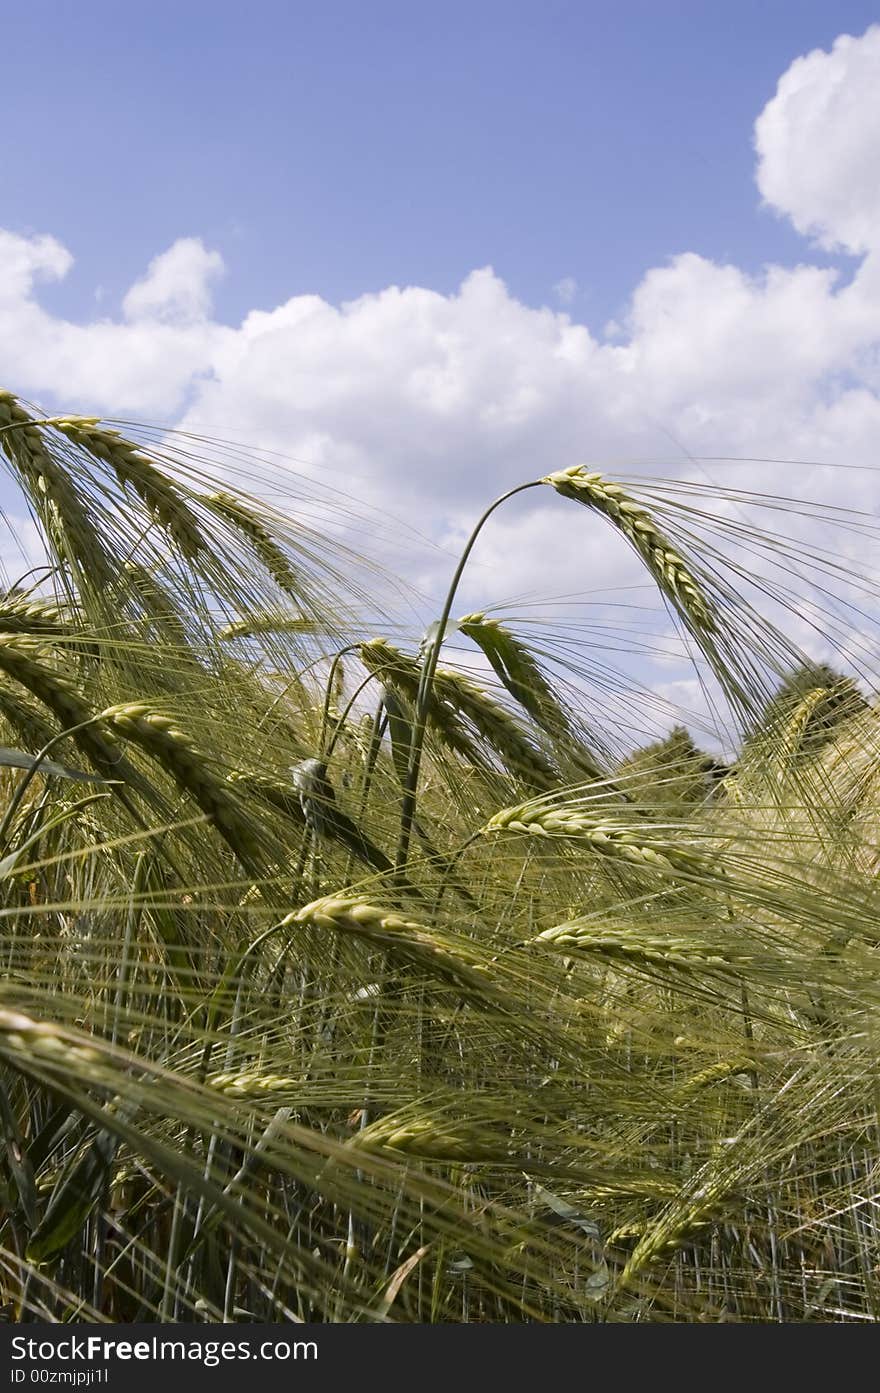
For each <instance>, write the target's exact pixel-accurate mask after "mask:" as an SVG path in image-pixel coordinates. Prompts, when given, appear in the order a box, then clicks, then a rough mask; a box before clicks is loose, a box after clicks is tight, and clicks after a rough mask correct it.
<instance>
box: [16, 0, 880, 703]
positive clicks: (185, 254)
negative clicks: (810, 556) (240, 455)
mask: <svg viewBox="0 0 880 1393" xmlns="http://www.w3.org/2000/svg"><path fill="white" fill-rule="evenodd" d="M875 17H876V7H872V6H869V5H866V4H863V3H856V0H851V2H850V3H848V0H839V3H834V4H830V3H815V2H814V0H798V3H788V0H786V2H785V3H782V2H781V0H764V2H763V3H760V4H758V3H753V0H738V3H737V4H735V5H722V4H720V3H711V4H710V3H701V4H695V3H681V4H676V3H672V0H664V2H663V3H660V0H657V3H636V2H635V0H630V3H626V2H625V0H624V2H623V3H615V4H610V3H609V4H589V3H582V4H570V3H552V2H551V3H542V4H540V5H539V4H531V3H530V4H515V3H512V4H505V5H500V4H495V3H488V2H487V3H482V4H470V5H464V4H460V3H453V4H444V5H443V6H442V7H440V6H433V7H428V6H426V5H423V4H406V5H404V4H397V3H375V4H360V5H353V4H347V5H339V4H336V5H334V4H327V3H323V4H320V5H316V4H309V5H305V4H299V3H287V4H268V3H260V0H256V2H255V3H252V4H248V5H245V4H243V3H236V4H235V5H231V4H224V3H211V4H201V3H195V2H194V0H190V2H189V3H178V4H175V5H171V4H168V3H163V0H156V3H152V4H150V5H149V6H147V7H143V6H134V5H120V4H118V3H116V4H104V3H97V0H81V2H80V3H77V4H69V5H68V4H62V3H54V4H46V3H41V0H30V3H29V4H28V5H19V6H16V7H8V13H7V14H5V15H4V44H5V50H6V52H7V53H11V54H13V55H15V61H12V62H7V64H6V65H5V67H4V74H3V81H2V84H0V104H2V106H3V116H4V121H5V127H4V128H5V130H6V132H7V147H8V149H9V150H11V151H14V152H15V158H14V159H12V160H8V161H7V163H6V164H5V166H4V173H3V180H2V181H0V383H3V384H6V385H8V386H9V387H10V388H11V389H12V390H13V391H16V392H18V393H19V394H21V395H22V396H24V397H25V398H26V399H29V400H30V401H31V402H36V403H39V404H41V405H42V406H44V407H46V408H47V409H49V410H55V409H56V408H61V407H63V408H64V409H66V410H67V409H70V410H74V411H81V412H84V413H85V414H92V413H95V412H98V413H102V414H104V415H105V417H108V418H114V417H120V416H122V417H125V418H127V419H134V420H136V421H142V422H152V423H155V424H157V425H161V426H178V427H182V428H185V429H187V430H190V431H197V432H199V433H201V434H202V435H204V436H206V437H207V436H209V437H213V438H215V439H216V438H221V437H222V438H224V439H229V440H235V441H241V442H245V443H246V444H248V445H250V446H259V447H262V448H264V449H266V450H270V451H276V452H278V454H277V456H276V459H277V460H278V464H277V468H276V473H275V478H274V483H273V489H274V490H275V491H276V492H278V491H281V492H283V491H284V488H285V486H286V485H287V484H288V483H289V479H290V473H291V472H295V473H297V475H298V477H301V476H303V475H304V476H305V477H306V479H307V480H309V481H311V482H312V483H316V484H320V485H322V486H329V487H331V488H334V489H336V490H337V491H338V493H339V494H340V495H341V496H342V498H343V500H347V499H349V498H356V499H358V500H362V501H363V502H365V503H366V504H368V505H371V506H372V507H373V508H374V509H378V510H381V513H382V515H383V516H386V517H395V518H400V519H401V520H402V521H403V522H404V523H407V524H410V525H411V526H413V527H416V528H418V529H419V530H420V532H422V533H424V534H428V536H429V537H430V538H431V540H432V542H433V543H434V544H435V547H434V549H433V550H432V549H431V548H428V549H427V550H425V549H422V551H421V552H419V550H418V548H417V547H415V546H412V547H410V548H409V550H405V551H401V546H402V544H398V542H397V541H396V542H395V549H394V552H393V555H392V556H391V557H389V558H387V559H391V560H393V561H394V564H396V565H397V564H399V565H400V567H401V568H402V569H403V570H404V571H405V573H406V575H407V578H408V579H410V580H412V581H413V582H414V583H415V584H416V585H418V586H419V587H420V589H421V590H422V591H423V592H427V593H430V594H434V595H436V594H437V592H438V590H439V588H440V587H441V586H442V584H443V581H444V579H445V577H446V576H447V575H448V570H449V563H450V555H451V554H452V553H454V552H455V551H456V549H457V548H458V547H460V545H461V542H462V540H463V538H464V536H466V534H467V532H468V530H469V527H470V524H471V522H472V520H473V518H474V517H475V516H477V515H478V513H479V512H480V511H482V509H483V507H484V506H485V504H486V502H487V500H488V499H491V498H492V497H493V496H496V495H497V494H499V493H500V492H502V491H503V490H506V489H508V488H510V487H512V486H513V485H515V484H517V483H520V482H523V481H524V480H526V479H529V478H534V477H535V476H536V475H540V474H543V473H546V472H549V471H551V470H554V469H559V468H564V467H567V466H569V465H572V464H577V463H581V462H586V463H588V464H590V466H591V467H596V468H599V469H601V470H602V472H604V473H606V474H611V475H612V476H615V475H622V476H623V477H627V476H630V477H631V476H632V475H634V474H635V475H636V476H638V478H639V479H641V480H643V481H646V486H647V485H649V484H650V482H651V480H655V479H656V477H657V476H658V475H659V476H667V477H668V476H672V477H673V478H678V479H681V478H685V479H689V480H692V481H693V482H695V483H696V484H699V485H700V486H701V487H702V486H704V485H708V484H709V483H712V484H718V483H720V484H729V483H731V482H735V484H736V486H737V487H738V488H741V489H743V490H749V489H751V490H756V491H759V492H775V493H779V494H785V495H792V496H795V497H797V498H801V499H806V500H808V502H809V503H810V504H812V505H816V506H817V507H825V506H826V505H828V504H832V505H835V504H841V503H843V504H845V505H847V506H849V507H853V508H862V509H865V510H867V511H868V512H870V513H872V514H875V515H876V513H877V511H878V510H880V475H878V472H877V469H876V464H877V442H878V440H880V177H878V170H880V24H878V23H874V22H873V21H874V20H875ZM206 450H207V451H208V453H209V454H210V449H209V447H206ZM719 457H723V458H726V459H730V460H732V461H733V462H732V463H729V464H722V463H720V462H719ZM755 461H758V462H757V463H755ZM767 461H770V463H767ZM810 462H812V463H810ZM254 487H257V483H256V480H254ZM262 487H263V485H262V484H259V488H262ZM297 487H298V485H297ZM549 492H550V491H549V490H548V491H544V490H541V491H537V490H536V491H532V492H530V493H529V494H526V495H522V496H521V497H519V498H518V499H516V500H515V501H514V502H513V503H512V504H510V505H509V506H508V507H506V508H505V509H504V510H502V511H501V512H499V514H498V515H496V517H494V518H493V520H492V524H491V526H490V527H489V528H487V529H486V532H485V533H484V535H483V537H482V539H481V542H480V545H479V548H478V550H477V552H476V553H475V556H474V558H473V562H472V564H471V565H470V566H469V568H468V587H469V588H468V593H467V596H466V602H467V605H468V607H469V608H484V607H487V606H490V607H491V606H493V605H497V606H501V607H502V613H504V612H505V610H504V608H503V606H504V605H505V604H506V603H507V602H508V601H510V600H511V597H523V596H548V595H549V594H551V593H552V594H553V595H555V596H557V597H558V596H564V595H568V596H572V595H577V594H579V595H586V596H590V595H591V594H595V593H596V589H597V587H598V588H599V589H600V590H601V591H602V593H605V594H607V593H608V592H609V591H610V590H613V589H614V588H615V587H624V588H627V587H631V586H633V585H641V586H643V587H644V589H643V592H640V593H644V594H646V595H647V597H648V601H649V602H650V601H651V599H652V597H653V601H654V603H655V604H656V595H655V594H654V592H653V590H652V587H651V586H649V585H648V586H645V577H644V574H643V572H642V571H641V570H640V569H639V567H638V565H637V563H636V562H635V561H634V560H633V558H632V556H631V555H630V553H629V552H628V550H627V549H626V548H625V547H622V546H621V545H620V541H619V538H618V537H616V536H615V535H614V534H613V532H612V531H611V529H608V528H604V529H603V528H593V529H591V530H590V531H589V540H588V543H587V542H586V541H585V533H584V523H583V519H582V518H581V517H580V516H575V514H578V513H579V510H576V509H571V508H569V509H564V510H563V511H562V512H560V509H559V507H558V506H557V502H556V501H554V499H553V498H548V496H547V495H548V494H549ZM0 501H2V502H3V503H4V504H5V506H6V507H7V511H8V512H10V513H11V514H12V516H13V525H14V527H15V528H17V530H18V541H19V543H20V544H21V547H20V549H19V551H18V552H17V553H16V558H17V559H18V560H20V559H21V549H22V548H23V550H24V551H25V552H29V551H30V550H33V545H35V543H34V539H33V536H32V533H30V532H29V531H28V528H27V524H26V523H25V522H24V521H22V520H21V518H20V516H19V515H17V514H16V505H15V502H14V500H12V499H11V497H10V494H9V491H8V487H7V488H6V489H5V491H4V492H2V493H0ZM712 506H713V507H714V506H716V504H713V505H712ZM721 506H722V507H723V505H721ZM374 516H375V514H374ZM795 516H796V515H795V514H790V515H789V517H788V518H787V520H786V525H787V526H789V525H791V526H799V527H801V532H802V537H801V544H802V546H803V548H804V550H805V553H808V552H809V551H810V549H812V548H815V547H816V546H817V545H821V544H822V543H824V542H826V541H827V540H828V538H827V536H826V532H825V530H824V529H823V528H821V527H820V528H817V527H816V526H815V524H814V523H809V524H808V523H807V521H805V520H803V519H802V520H801V522H795V521H793V519H795ZM774 525H777V524H776V522H775V520H774ZM829 535H830V534H829ZM363 540H364V538H363V536H362V535H361V534H358V535H357V536H356V537H355V542H356V544H360V542H361V541H363ZM829 545H831V543H829ZM833 545H834V547H835V548H836V547H838V541H837V540H835V541H834V544H833ZM438 547H439V548H440V549H439V550H438V549H437V548H438ZM847 547H849V548H850V550H847ZM2 553H3V547H2V543H0V559H2ZM835 555H839V556H840V558H841V560H842V563H844V564H850V563H852V565H853V566H858V565H862V564H863V561H864V558H863V557H862V555H861V552H860V550H859V546H858V545H856V544H854V543H852V539H851V538H850V539H849V540H848V539H847V538H846V537H843V538H842V539H841V540H840V543H839V551H837V552H835ZM548 562H552V578H551V576H550V572H551V568H550V567H549V565H548ZM11 568H12V562H10V569H11ZM626 593H627V594H630V593H632V592H631V591H629V590H628V589H627V591H626ZM860 594H861V592H858V593H857V587H856V590H854V591H853V596H852V598H854V599H855V600H859V598H860ZM511 602H512V601H511ZM508 612H509V611H508ZM430 617H431V613H430V610H429V611H428V612H427V613H426V618H430ZM660 618H661V621H662V619H663V616H662V615H661V616H660ZM808 620H809V616H804V617H803V623H802V624H801V627H800V630H799V631H798V634H797V635H795V636H797V637H800V638H802V639H803V641H804V642H808V643H811V642H813V638H814V633H813V629H812V628H811V626H810V624H809V622H808ZM798 622H800V621H798ZM817 656H827V655H826V654H824V653H823V654H817ZM650 680H651V682H652V684H653V685H654V686H655V688H656V689H657V690H658V691H664V690H665V691H667V692H668V693H669V695H670V697H671V698H675V699H676V700H677V699H679V698H681V700H697V699H698V695H699V694H698V693H697V692H696V691H695V690H694V685H693V682H692V680H691V678H689V677H688V676H687V673H686V670H685V669H684V668H680V669H678V670H677V671H672V670H671V669H670V668H669V666H668V665H667V666H666V667H663V666H662V665H661V666H660V667H659V668H658V670H657V671H656V672H653V673H651V674H650ZM689 683H690V686H689V685H688V684H689Z"/></svg>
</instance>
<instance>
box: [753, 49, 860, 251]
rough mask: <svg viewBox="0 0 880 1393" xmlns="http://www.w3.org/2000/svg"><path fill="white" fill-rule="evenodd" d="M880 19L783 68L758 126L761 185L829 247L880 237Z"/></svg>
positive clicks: (851, 247)
mask: <svg viewBox="0 0 880 1393" xmlns="http://www.w3.org/2000/svg"><path fill="white" fill-rule="evenodd" d="M878 74H880V25H876V24H875V25H872V26H871V28H870V29H868V31H867V32H866V33H865V34H864V35H863V36H862V37H861V38H858V39H857V38H853V37H852V36H851V35H849V34H842V35H841V36H840V38H838V39H837V40H836V41H835V43H834V45H833V47H832V49H831V52H830V53H825V52H824V51H823V50H822V49H815V50H814V51H813V52H812V53H808V54H806V56H805V57H803V58H798V59H796V61H795V62H794V63H792V65H791V67H790V68H789V69H788V70H787V71H786V72H785V73H784V74H783V76H782V77H781V78H780V80H779V85H778V87H777V89H776V95H775V97H774V98H773V100H772V101H770V102H768V103H767V105H766V107H765V108H764V110H763V111H762V113H761V115H760V116H759V118H758V121H757V123H756V126H755V144H756V147H757V151H758V156H759V161H758V173H757V178H758V187H759V189H760V190H761V193H762V194H763V195H764V198H765V199H766V201H767V203H769V204H770V205H771V207H773V208H775V209H776V210H777V211H778V212H779V213H781V214H783V215H784V216H786V217H789V218H790V219H791V221H792V222H793V223H794V226H795V227H796V228H797V230H798V231H799V232H803V233H806V234H808V235H812V236H815V237H816V238H817V239H818V240H819V242H820V243H821V245H822V246H824V247H829V248H835V247H842V248H845V249H846V250H848V251H850V252H853V253H856V254H862V253H865V252H868V251H877V250H878V242H880V179H878V177H877V170H878V168H880V82H878Z"/></svg>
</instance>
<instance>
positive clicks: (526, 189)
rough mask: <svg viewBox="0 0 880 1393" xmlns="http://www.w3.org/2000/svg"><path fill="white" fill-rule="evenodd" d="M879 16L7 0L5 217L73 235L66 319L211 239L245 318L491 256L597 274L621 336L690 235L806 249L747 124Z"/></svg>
mask: <svg viewBox="0 0 880 1393" xmlns="http://www.w3.org/2000/svg"><path fill="white" fill-rule="evenodd" d="M876 17H877V7H876V4H870V3H860V2H859V3H852V0H836V3H833V4H832V3H827V0H826V2H825V3H817V2H816V0H797V3H791V0H760V2H756V0H737V3H736V4H735V5H723V4H720V3H708V2H707V0H703V2H702V3H675V0H640V2H636V0H619V2H618V3H588V2H587V0H583V2H582V3H558V2H557V3H553V0H543V2H542V3H539V4H538V3H528V4H523V3H515V0H514V2H513V3H506V4H498V3H492V2H491V0H483V3H468V4H461V3H456V2H454V3H444V4H443V5H442V6H441V5H431V6H429V5H427V4H418V3H416V4H413V3H412V0H409V3H387V0H385V2H383V0H378V2H377V3H360V4H338V3H332V0H330V3H321V4H304V3H291V0H287V3H282V4H276V3H265V0H254V2H253V3H248V4H245V3H243V2H242V0H236V2H235V3H231V4H230V3H226V0H212V3H209V4H205V3H198V0H185V2H184V3H180V0H177V3H173V4H169V3H167V0H158V3H155V2H154V3H150V4H149V5H143V6H141V5H133V4H123V5H120V4H119V3H118V0H113V2H112V3H100V2H99V0H76V3H61V0H54V3H48V4H47V3H45V0H29V3H28V4H27V5H17V6H8V7H6V10H5V13H4V47H5V48H6V52H7V53H8V54H14V55H16V59H15V61H14V62H7V63H6V64H5V65H4V75H3V83H2V89H0V104H2V107H3V108H4V109H5V115H4V119H3V126H4V129H5V130H6V132H7V140H8V142H9V148H10V150H14V152H15V155H14V157H13V158H11V159H9V160H8V162H5V168H4V175H3V181H2V191H0V225H2V226H4V227H6V228H9V229H11V230H14V231H18V232H30V231H40V232H42V231H51V232H52V233H53V234H54V235H55V236H56V237H58V238H60V240H61V241H62V242H63V243H64V244H65V245H66V246H67V247H69V248H70V250H71V251H72V252H73V254H74V256H75V257H76V266H75V269H74V270H73V272H72V273H71V274H70V275H69V276H68V277H67V278H66V279H65V280H64V281H63V282H62V283H60V284H59V285H56V286H53V287H51V288H49V289H48V290H47V291H46V292H44V295H43V297H42V298H43V303H45V304H46V305H47V306H50V307H52V308H54V309H56V310H57V311H58V312H60V313H64V314H66V315H72V316H83V315H86V314H89V313H92V312H94V306H95V298H94V297H95V292H96V290H97V291H99V293H101V294H103V297H104V298H103V300H102V302H101V303H102V304H104V305H112V304H114V303H117V302H118V300H119V298H121V295H122V294H123V292H124V290H125V289H126V288H127V287H128V285H129V284H130V283H131V282H132V281H133V280H134V279H135V277H136V276H137V275H139V274H140V273H141V272H142V270H143V268H144V266H145V265H146V263H147V262H148V261H149V259H150V258H151V257H152V256H154V255H155V254H156V252H157V250H159V249H161V248H163V247H165V246H167V245H169V244H170V243H172V242H173V241H174V240H175V239H176V238H178V237H181V236H196V237H201V238H203V239H204V240H205V241H206V242H207V243H208V244H209V245H210V246H211V247H213V248H216V249H217V250H219V251H220V252H221V253H222V254H223V256H224V259H225V260H226V262H227V265H228V267H229V275H228V276H227V278H226V279H225V281H224V283H223V284H222V286H220V287H219V288H218V290H217V293H216V307H217V314H218V317H219V318H220V319H221V320H223V321H225V322H228V323H232V322H235V321H236V320H238V319H239V318H240V317H241V316H242V315H243V314H244V313H245V312H246V311H247V310H248V309H250V308H252V307H254V306H257V307H263V308H266V309H268V308H271V307H272V306H274V305H276V304H277V303H279V301H281V300H282V299H284V298H285V297H286V296H288V295H291V294H294V293H300V292H314V293H317V294H320V295H322V296H324V297H325V298H327V299H329V300H331V301H333V302H336V303H338V302H339V301H342V300H346V299H350V298H353V297H355V296H358V295H360V294H362V293H363V292H365V291H378V290H381V289H382V288H383V287H385V286H388V285H391V284H403V285H407V284H416V285H422V286H429V287H431V288H433V289H436V290H439V291H442V292H445V293H448V292H450V291H451V290H453V289H454V287H456V286H457V285H458V284H459V282H460V281H461V280H462V279H463V278H464V277H465V276H466V275H467V274H468V272H470V271H471V270H473V269H474V268H475V267H479V266H483V265H486V264H491V265H492V266H493V267H494V268H495V270H496V271H497V272H498V274H499V275H500V276H502V277H503V278H504V279H505V281H506V282H507V284H508V285H509V287H510V289H511V292H512V294H514V295H515V296H517V297H518V298H520V299H522V300H523V301H525V302H526V303H527V304H530V305H538V304H542V303H548V302H550V303H553V291H552V287H553V285H554V284H556V283H557V282H559V281H560V280H563V279H564V278H568V277H571V278H574V279H575V280H576V281H577V283H578V293H577V296H576V298H575V300H574V301H573V306H574V307H575V308H576V310H577V312H578V314H579V315H580V316H582V317H583V318H585V319H586V321H587V322H588V323H589V324H590V325H591V327H593V328H598V327H601V325H602V324H603V323H604V322H605V320H607V319H608V318H610V317H612V316H617V315H619V314H620V312H621V309H622V306H623V305H624V303H625V300H626V297H627V296H628V295H629V294H630V292H631V291H632V289H633V286H634V285H635V284H636V283H637V282H638V280H639V277H640V276H641V274H642V273H643V271H644V269H645V268H646V267H647V266H650V265H654V264H657V263H658V262H661V261H662V260H663V259H664V258H666V257H667V256H670V255H673V254H675V253H677V252H681V251H684V250H694V251H697V252H700V253H701V254H703V255H705V256H708V257H711V258H713V259H715V260H722V261H724V260H732V261H734V262H735V263H736V264H737V265H739V266H741V267H743V268H744V269H746V270H756V269H757V268H758V267H760V265H761V264H762V263H763V262H765V261H768V260H779V261H782V262H791V261H794V260H797V259H798V258H799V257H800V256H802V255H803V245H802V242H801V239H799V238H798V237H797V235H796V234H795V233H794V231H793V230H792V228H791V227H790V225H789V224H788V223H786V222H785V221H782V220H780V219H779V218H777V217H774V216H773V214H772V213H770V212H768V211H766V210H762V209H761V208H760V200H759V197H758V195H757V193H756V190H755V187H754V182H753V166H754V155H753V152H752V149H751V142H750V139H749V131H750V126H751V123H752V122H753V120H754V118H755V115H756V113H757V112H758V111H759V110H760V109H761V108H762V107H763V105H764V104H765V103H766V102H767V101H768V100H769V99H770V97H771V96H772V95H773V91H774V88H775V85H776V81H777V79H778V78H779V76H780V74H781V73H782V72H783V71H784V70H785V69H786V68H787V66H788V64H789V63H790V62H791V61H792V59H794V58H796V57H797V56H798V54H801V53H805V52H807V51H809V50H811V49H813V48H815V47H817V46H819V47H830V45H831V43H832V41H833V40H834V38H835V37H836V36H837V35H838V34H840V33H842V32H849V33H853V34H860V33H862V32H863V31H864V29H865V28H866V27H867V25H868V24H869V23H870V22H871V20H872V19H875V18H876ZM822 259H823V258H821V257H820V258H819V260H822ZM827 259H828V258H827V257H825V258H824V260H826V261H827ZM99 288H100V289H99Z"/></svg>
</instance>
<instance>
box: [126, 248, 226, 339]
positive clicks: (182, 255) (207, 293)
mask: <svg viewBox="0 0 880 1393" xmlns="http://www.w3.org/2000/svg"><path fill="white" fill-rule="evenodd" d="M225 269H226V268H225V266H224V264H223V258H222V256H221V255H220V253H219V252H212V251H208V249H207V247H206V246H205V245H204V243H203V242H202V241H201V240H200V239H199V238H198V237H181V238H180V239H179V240H178V241H176V242H175V243H174V245H173V246H172V247H169V249H168V251H166V252H163V253H162V255H161V256H157V257H154V259H153V260H152V261H151V262H150V265H149V269H148V271H147V274H146V275H145V276H144V278H143V280H140V281H135V283H134V285H133V286H132V287H131V289H130V290H129V292H128V294H127V295H126V297H125V299H124V300H123V302H122V312H123V314H124V315H125V318H126V319H129V320H139V319H147V320H159V321H160V322H163V323H172V324H175V323H177V324H191V323H193V322H194V321H197V320H201V319H207V317H208V315H209V313H210V310H211V281H212V280H214V279H215V278H216V277H217V276H219V275H222V273H223V272H224V270H225Z"/></svg>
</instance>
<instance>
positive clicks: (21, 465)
mask: <svg viewBox="0 0 880 1393" xmlns="http://www.w3.org/2000/svg"><path fill="white" fill-rule="evenodd" d="M0 450H2V451H3V452H4V453H5V455H6V457H7V459H8V460H9V461H10V463H11V464H12V465H13V466H14V468H15V469H16V470H17V472H18V475H19V477H20V478H21V480H22V481H23V483H24V485H25V487H26V489H27V492H28V496H29V498H30V501H31V503H32V504H33V506H34V508H35V510H36V512H37V514H38V515H39V517H40V518H41V520H42V521H43V523H44V524H45V527H46V530H47V533H48V536H49V539H50V541H51V542H52V544H53V546H54V547H55V548H56V550H57V551H58V552H59V554H60V555H61V556H62V557H69V558H70V559H72V560H73V561H75V562H76V564H77V567H78V570H79V572H80V578H81V579H82V580H84V581H88V582H90V583H91V584H93V585H94V587H95V588H96V589H101V588H102V587H104V586H106V585H109V584H110V582H111V580H112V574H113V573H112V568H111V566H110V563H109V560H108V557H107V553H106V550H105V548H104V545H103V543H102V542H101V539H100V537H99V535H98V533H97V530H96V529H95V527H94V525H93V523H92V520H91V518H90V517H89V513H88V510H87V509H86V507H85V505H84V503H83V502H82V499H81V498H80V496H79V494H78V493H77V491H76V489H75V487H74V485H73V483H72V481H71V479H70V476H69V475H68V474H67V471H66V470H65V469H63V468H62V466H61V465H60V464H59V463H58V461H57V460H55V459H54V458H53V457H52V456H51V455H50V454H49V452H48V450H47V449H46V446H45V443H44V441H43V437H42V435H41V433H40V429H39V422H37V421H36V420H34V418H33V417H32V416H29V415H28V413H27V412H26V411H25V410H24V409H23V408H22V407H21V406H20V405H19V403H18V401H17V400H16V398H15V397H14V396H13V395H12V393H11V392H6V391H0Z"/></svg>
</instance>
